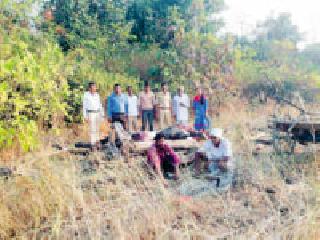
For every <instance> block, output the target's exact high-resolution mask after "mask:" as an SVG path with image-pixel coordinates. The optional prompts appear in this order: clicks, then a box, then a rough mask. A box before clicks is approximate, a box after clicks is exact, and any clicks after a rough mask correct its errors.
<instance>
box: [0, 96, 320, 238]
mask: <svg viewBox="0 0 320 240" xmlns="http://www.w3.org/2000/svg"><path fill="white" fill-rule="evenodd" d="M273 107H274V106H273V104H269V105H267V106H260V107H259V106H258V107H252V106H249V105H248V104H245V102H239V101H236V102H231V103H230V104H229V105H228V106H224V108H223V110H221V111H220V115H219V116H218V117H214V118H213V120H214V125H215V126H219V127H222V128H224V129H225V132H226V135H227V136H228V137H229V138H230V139H231V140H232V142H233V147H234V152H235V158H236V160H237V161H236V166H237V169H239V173H240V174H239V179H238V180H239V181H238V184H236V186H234V187H232V188H231V189H229V190H228V191H226V192H223V193H220V194H217V195H206V196H203V197H194V198H190V197H184V196H182V195H179V194H178V193H177V189H178V187H179V185H181V184H183V183H185V182H188V181H190V180H191V174H190V170H189V169H184V170H183V172H182V173H183V174H182V178H181V179H180V180H179V181H178V182H172V183H171V184H170V186H169V187H168V188H164V187H163V186H162V184H161V183H160V180H159V179H158V178H157V177H156V176H154V175H153V174H150V173H148V172H147V171H146V168H145V165H144V164H143V162H144V161H145V159H143V158H141V157H138V158H132V159H130V161H129V163H128V159H123V158H121V159H117V160H113V161H105V160H104V158H103V155H102V154H100V153H96V154H91V155H90V156H89V157H87V158H84V157H80V156H73V155H70V154H68V153H63V152H56V151H55V150H54V149H52V148H51V147H50V146H51V143H54V142H59V143H60V144H62V145H68V144H71V143H72V142H73V141H74V140H76V139H83V138H85V135H84V132H85V131H84V129H82V127H81V128H80V129H78V130H77V131H74V132H78V134H76V135H75V134H73V135H74V137H72V138H70V135H72V133H71V132H72V131H71V130H70V131H69V132H64V133H63V134H62V135H61V137H60V138H52V137H50V138H49V137H48V138H47V139H46V141H44V144H43V147H42V148H41V150H39V151H37V152H34V153H32V154H28V155H26V156H20V157H19V158H16V159H13V160H11V161H10V162H8V161H7V162H5V163H4V162H3V164H6V165H10V167H12V168H14V169H15V171H14V176H13V177H9V178H8V179H0V181H1V184H0V191H1V197H0V239H123V240H127V239H145V240H148V239H174V240H175V239H193V240H196V239H197V240H198V239H199V240H200V239H315V240H316V239H320V230H319V229H320V205H319V197H320V185H319V180H320V178H319V173H318V172H319V171H318V169H319V163H320V162H319V161H318V160H317V154H316V153H314V154H312V157H311V159H312V160H310V161H308V162H307V163H305V164H300V165H299V166H298V165H287V163H286V161H287V160H288V161H290V159H289V158H288V157H285V156H283V157H282V156H275V155H274V154H272V153H270V152H268V153H267V154H253V153H255V151H256V148H257V146H256V145H255V144H253V143H252V141H251V140H250V139H251V136H252V135H254V133H255V129H257V128H266V122H267V117H268V115H269V114H271V112H272V109H273ZM105 131H107V130H105ZM270 151H272V150H270ZM7 154H9V153H7ZM11 154H13V153H11ZM9 155H10V154H9ZM84 161H91V162H93V163H95V171H94V172H93V173H89V174H83V173H82V167H81V163H82V162H84ZM279 169H282V170H284V172H286V173H288V174H289V175H290V176H292V177H295V178H297V181H296V182H295V183H294V184H286V183H285V181H284V180H283V177H282V176H281V175H280V173H279ZM270 189H271V190H272V191H270Z"/></svg>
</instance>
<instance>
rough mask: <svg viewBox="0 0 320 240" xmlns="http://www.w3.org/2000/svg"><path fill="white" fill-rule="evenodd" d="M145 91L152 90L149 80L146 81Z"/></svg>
mask: <svg viewBox="0 0 320 240" xmlns="http://www.w3.org/2000/svg"><path fill="white" fill-rule="evenodd" d="M144 91H145V92H146V93H148V92H150V84H149V82H145V83H144Z"/></svg>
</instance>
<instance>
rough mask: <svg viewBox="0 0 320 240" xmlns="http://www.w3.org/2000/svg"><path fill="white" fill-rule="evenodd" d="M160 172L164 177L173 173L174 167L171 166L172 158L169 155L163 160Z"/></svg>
mask: <svg viewBox="0 0 320 240" xmlns="http://www.w3.org/2000/svg"><path fill="white" fill-rule="evenodd" d="M161 170H162V172H163V174H164V175H166V174H167V173H174V172H175V167H174V165H173V157H172V156H170V155H167V156H166V157H165V159H164V160H163V161H162V163H161Z"/></svg>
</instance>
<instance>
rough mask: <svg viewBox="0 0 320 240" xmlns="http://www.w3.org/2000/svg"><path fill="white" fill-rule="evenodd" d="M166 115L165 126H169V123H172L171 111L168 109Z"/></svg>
mask: <svg viewBox="0 0 320 240" xmlns="http://www.w3.org/2000/svg"><path fill="white" fill-rule="evenodd" d="M167 117H168V119H167V120H168V122H167V123H168V125H167V126H171V124H172V117H171V112H170V110H168V115H167Z"/></svg>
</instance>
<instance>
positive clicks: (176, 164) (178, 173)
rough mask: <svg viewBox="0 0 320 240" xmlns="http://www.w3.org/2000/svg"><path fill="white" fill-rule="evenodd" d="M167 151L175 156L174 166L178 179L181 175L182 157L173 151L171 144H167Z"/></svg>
mask: <svg viewBox="0 0 320 240" xmlns="http://www.w3.org/2000/svg"><path fill="white" fill-rule="evenodd" d="M165 151H167V153H168V154H169V155H170V156H172V158H173V163H172V164H173V166H174V169H175V177H176V179H178V178H179V177H180V169H179V166H180V163H181V159H180V157H179V156H178V155H177V154H176V153H175V152H174V151H173V149H172V148H171V147H170V146H169V145H167V144H166V145H165Z"/></svg>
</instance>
